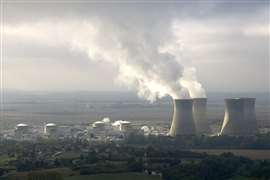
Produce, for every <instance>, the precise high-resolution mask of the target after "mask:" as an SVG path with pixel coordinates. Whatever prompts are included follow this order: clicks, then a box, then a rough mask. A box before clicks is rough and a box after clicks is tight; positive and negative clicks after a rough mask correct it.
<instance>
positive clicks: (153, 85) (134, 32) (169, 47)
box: [4, 19, 206, 101]
mask: <svg viewBox="0 0 270 180" xmlns="http://www.w3.org/2000/svg"><path fill="white" fill-rule="evenodd" d="M166 28H168V30H166ZM166 28H165V30H164V29H163V31H160V30H157V29H155V28H153V29H151V30H149V29H143V28H141V27H140V28H136V26H135V27H130V26H127V27H125V26H118V25H116V24H113V23H108V22H105V21H98V20H97V19H93V20H91V21H68V22H49V21H47V22H40V23H32V24H19V25H17V26H6V27H5V32H4V33H5V34H6V35H8V36H16V37H18V38H25V40H27V41H29V40H31V41H37V42H39V43H46V44H49V45H51V46H59V45H61V46H67V47H68V48H71V50H72V51H82V52H85V53H87V54H88V56H89V58H90V59H91V60H94V61H102V62H104V63H110V64H112V65H113V66H116V67H117V69H118V71H119V73H118V77H117V79H118V80H119V82H122V83H124V84H125V85H127V86H129V87H132V88H136V89H137V92H138V95H139V96H141V97H144V98H146V99H148V100H150V101H154V100H156V98H161V97H163V96H165V95H170V96H171V97H172V98H174V99H181V98H190V97H191V98H195V97H205V96H206V95H205V91H204V89H203V88H202V86H201V84H200V83H199V82H198V81H197V78H196V70H195V69H194V68H193V67H190V66H187V65H186V63H185V61H184V60H183V57H182V54H183V52H182V44H181V40H180V39H179V38H178V36H177V33H178V32H177V30H176V29H175V28H173V26H171V27H166Z"/></svg>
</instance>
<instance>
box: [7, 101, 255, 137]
mask: <svg viewBox="0 0 270 180" xmlns="http://www.w3.org/2000/svg"><path fill="white" fill-rule="evenodd" d="M255 100H256V99H255V98H228V99H225V114H224V118H223V122H222V123H220V125H218V127H217V126H215V128H213V130H211V128H210V124H209V120H208V114H207V98H191V99H174V100H173V114H172V123H171V126H170V128H168V126H167V125H166V126H157V127H154V126H148V125H146V124H135V123H134V124H133V123H131V122H130V121H126V120H116V121H114V122H111V120H110V118H109V117H106V118H103V119H102V120H99V121H95V122H93V123H92V124H91V126H87V127H85V126H84V125H75V126H69V125H56V124H55V123H44V125H43V129H42V130H41V128H39V127H37V126H29V125H28V124H25V123H20V124H17V125H16V126H15V129H14V133H13V134H12V133H11V134H10V136H6V137H11V138H12V137H13V138H15V139H17V140H31V139H35V138H37V137H45V138H67V137H76V138H85V139H90V140H93V141H96V140H97V141H98V140H104V139H105V140H108V139H109V140H121V139H123V138H125V137H128V136H129V134H132V133H136V134H143V135H145V136H148V135H164V136H166V135H169V136H172V137H176V136H194V135H211V136H215V135H229V136H252V135H255V134H257V133H258V131H259V130H258V129H259V128H258V125H257V120H256V113H255ZM221 116H222V115H221ZM221 124H222V125H221Z"/></svg>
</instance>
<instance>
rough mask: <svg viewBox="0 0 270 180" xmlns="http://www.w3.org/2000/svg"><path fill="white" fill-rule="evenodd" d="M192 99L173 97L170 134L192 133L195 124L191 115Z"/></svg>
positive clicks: (193, 132)
mask: <svg viewBox="0 0 270 180" xmlns="http://www.w3.org/2000/svg"><path fill="white" fill-rule="evenodd" d="M192 102H193V100H192V99H175V100H174V112H173V120H172V125H171V129H170V132H169V135H170V136H174V137H175V136H177V135H194V134H195V126H194V121H193V115H192Z"/></svg>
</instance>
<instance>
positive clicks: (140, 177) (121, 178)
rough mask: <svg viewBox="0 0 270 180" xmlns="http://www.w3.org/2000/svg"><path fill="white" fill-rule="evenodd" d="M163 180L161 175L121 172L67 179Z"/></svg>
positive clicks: (67, 179)
mask: <svg viewBox="0 0 270 180" xmlns="http://www.w3.org/2000/svg"><path fill="white" fill-rule="evenodd" d="M111 179H115V180H161V178H160V177H159V176H150V175H146V174H142V173H119V174H97V175H84V176H73V177H67V178H65V180H111Z"/></svg>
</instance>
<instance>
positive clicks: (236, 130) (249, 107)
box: [220, 98, 257, 136]
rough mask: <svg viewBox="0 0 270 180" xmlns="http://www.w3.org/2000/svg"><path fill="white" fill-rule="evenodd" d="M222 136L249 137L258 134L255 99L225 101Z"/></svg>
mask: <svg viewBox="0 0 270 180" xmlns="http://www.w3.org/2000/svg"><path fill="white" fill-rule="evenodd" d="M225 105H226V108H225V116H224V121H223V125H222V129H221V133H220V134H221V135H236V136H249V135H254V134H255V133H256V132H257V122H256V115H255V98H235V99H225Z"/></svg>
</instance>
